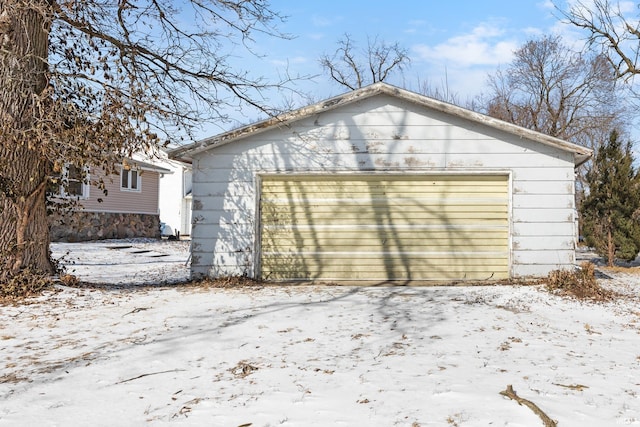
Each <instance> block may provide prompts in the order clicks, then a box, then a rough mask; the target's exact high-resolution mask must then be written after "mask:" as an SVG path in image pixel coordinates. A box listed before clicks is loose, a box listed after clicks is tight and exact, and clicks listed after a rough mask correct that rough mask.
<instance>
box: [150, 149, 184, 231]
mask: <svg viewBox="0 0 640 427" xmlns="http://www.w3.org/2000/svg"><path fill="white" fill-rule="evenodd" d="M140 158H141V159H142V160H144V161H147V162H149V163H151V164H153V165H156V166H159V167H161V168H164V169H168V170H170V171H171V173H168V174H163V175H161V177H160V198H159V201H158V206H159V209H160V222H162V223H163V224H166V225H167V226H169V229H170V230H171V231H169V232H168V234H170V235H174V236H188V235H190V234H191V165H190V164H187V163H183V162H180V161H178V160H172V159H169V158H168V156H167V153H166V152H165V151H164V150H162V149H161V150H159V151H158V152H157V153H156V154H153V155H146V156H145V155H141V156H140Z"/></svg>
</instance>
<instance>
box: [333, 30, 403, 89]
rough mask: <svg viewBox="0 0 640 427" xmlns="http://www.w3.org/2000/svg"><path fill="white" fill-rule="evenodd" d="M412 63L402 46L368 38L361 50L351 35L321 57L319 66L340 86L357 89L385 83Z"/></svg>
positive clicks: (346, 36) (376, 38) (339, 41)
mask: <svg viewBox="0 0 640 427" xmlns="http://www.w3.org/2000/svg"><path fill="white" fill-rule="evenodd" d="M409 62H410V58H409V56H408V52H407V50H406V49H405V48H403V47H402V46H400V44H399V43H394V44H387V43H385V42H384V41H381V40H379V39H378V37H375V38H373V39H371V38H367V48H366V49H365V50H362V51H360V50H359V49H358V48H357V47H356V46H355V45H354V42H353V40H352V39H351V37H350V36H349V35H348V34H345V35H344V37H343V38H342V39H340V40H338V48H337V49H336V51H335V52H334V53H333V54H331V55H328V54H325V55H323V56H322V57H320V65H322V68H323V69H324V70H325V71H326V72H327V73H329V76H330V77H331V79H332V80H333V81H335V82H337V83H338V84H340V85H342V86H345V87H347V88H348V89H350V90H355V89H358V88H361V87H363V86H367V85H369V84H372V83H376V82H381V81H384V80H386V79H387V78H388V77H389V76H390V75H391V74H392V73H393V72H395V71H402V70H403V69H404V68H405V66H407V65H408V64H409Z"/></svg>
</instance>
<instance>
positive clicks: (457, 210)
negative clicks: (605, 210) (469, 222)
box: [263, 199, 507, 225]
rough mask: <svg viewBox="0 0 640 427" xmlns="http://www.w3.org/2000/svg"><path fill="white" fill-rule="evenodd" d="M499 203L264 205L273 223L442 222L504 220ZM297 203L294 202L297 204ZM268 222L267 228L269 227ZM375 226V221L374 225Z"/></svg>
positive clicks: (348, 202)
mask: <svg viewBox="0 0 640 427" xmlns="http://www.w3.org/2000/svg"><path fill="white" fill-rule="evenodd" d="M496 202H504V200H487V199H482V200H478V201H477V203H474V201H473V200H464V201H461V203H458V204H452V203H446V204H445V203H428V204H426V203H425V204H421V203H420V202H419V201H416V202H413V203H406V202H405V203H394V202H390V203H386V204H382V203H372V202H369V203H367V202H360V203H353V202H352V201H344V202H341V203H340V204H333V205H327V204H321V203H313V204H303V205H301V204H296V205H293V206H288V207H284V206H276V205H274V204H272V203H265V204H264V205H263V211H264V213H267V214H269V219H270V220H271V222H282V221H286V222H288V221H296V220H304V219H309V218H313V219H316V220H324V219H326V218H327V217H329V218H332V217H339V218H350V217H353V216H357V215H368V218H369V220H370V221H375V220H378V219H381V218H385V217H389V216H393V217H398V218H402V217H408V218H412V217H413V218H415V217H416V216H417V217H420V218H424V219H427V218H432V219H434V220H438V222H441V221H442V220H443V218H445V217H446V218H483V217H487V216H488V217H490V218H500V219H504V216H505V214H506V211H507V209H506V207H505V206H504V205H498V204H497V203H496ZM294 203H295V201H294ZM269 223H270V222H267V223H266V224H265V225H269ZM374 224H375V222H374Z"/></svg>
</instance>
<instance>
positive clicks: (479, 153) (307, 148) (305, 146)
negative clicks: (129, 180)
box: [192, 95, 575, 278]
mask: <svg viewBox="0 0 640 427" xmlns="http://www.w3.org/2000/svg"><path fill="white" fill-rule="evenodd" d="M372 172H373V173H385V172H388V173H406V174H428V173H439V174H442V173H468V174H478V173H505V174H510V176H511V187H510V188H511V194H510V198H511V200H510V209H511V212H510V228H511V240H510V263H511V275H512V276H514V277H522V276H543V275H546V274H548V272H549V271H551V270H553V269H558V268H572V267H573V265H574V262H575V251H574V245H575V221H574V166H573V155H572V153H568V152H566V151H563V150H560V149H557V148H554V147H549V146H546V145H542V144H539V143H536V142H532V141H528V140H523V139H521V138H519V137H517V136H514V135H511V134H507V133H504V132H500V131H496V130H493V129H491V128H489V127H487V126H484V125H482V124H480V123H476V122H469V121H466V120H463V119H460V118H457V117H452V116H449V115H446V114H444V113H439V112H435V111H432V110H428V109H425V108H422V107H420V106H417V105H415V104H412V103H409V102H405V101H402V100H399V99H397V98H393V97H390V96H386V95H384V96H383V95H380V96H376V97H372V98H369V99H366V100H363V101H360V102H357V103H354V104H351V105H348V106H344V107H341V108H338V109H335V110H332V111H329V112H326V113H322V114H319V115H315V116H312V117H306V118H302V119H301V120H300V121H297V122H295V123H293V124H290V125H289V126H284V125H283V126H282V127H280V128H279V129H270V130H268V131H265V132H261V133H256V134H254V135H251V136H249V137H246V138H244V139H242V140H237V141H234V142H232V143H229V144H226V145H222V146H219V147H216V148H213V149H210V150H208V151H206V152H204V153H201V154H199V155H198V156H197V158H196V159H194V163H193V229H192V253H193V258H192V276H193V277H194V278H200V277H204V276H213V277H220V276H227V275H245V276H250V277H255V275H256V273H257V271H256V265H257V261H258V259H259V257H258V256H257V255H256V254H255V253H254V252H255V248H256V234H257V233H256V230H257V224H256V218H257V217H258V215H257V212H258V206H259V200H258V198H259V194H258V193H259V176H260V175H261V174H273V173H283V174H286V173H289V174H305V173H343V174H356V173H372Z"/></svg>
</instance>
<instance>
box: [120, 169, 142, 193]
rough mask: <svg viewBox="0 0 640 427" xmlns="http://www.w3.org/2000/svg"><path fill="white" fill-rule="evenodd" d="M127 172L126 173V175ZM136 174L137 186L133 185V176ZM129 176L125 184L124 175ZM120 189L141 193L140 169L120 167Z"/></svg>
mask: <svg viewBox="0 0 640 427" xmlns="http://www.w3.org/2000/svg"><path fill="white" fill-rule="evenodd" d="M125 174H126V175H125ZM134 174H135V178H136V179H135V184H136V186H135V188H134V187H132V185H131V184H132V182H133V180H132V177H133V176H134ZM125 176H127V186H126V187H125V186H124V182H123V180H124V177H125ZM120 191H125V192H129V193H140V192H142V177H141V176H140V170H139V169H136V168H127V169H125V168H124V167H121V168H120Z"/></svg>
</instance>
